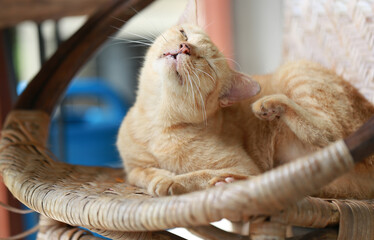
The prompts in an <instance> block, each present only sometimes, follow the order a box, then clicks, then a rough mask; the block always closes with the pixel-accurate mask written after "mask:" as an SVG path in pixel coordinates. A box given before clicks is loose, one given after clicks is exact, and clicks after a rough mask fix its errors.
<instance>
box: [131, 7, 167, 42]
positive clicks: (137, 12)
mask: <svg viewBox="0 0 374 240" xmlns="http://www.w3.org/2000/svg"><path fill="white" fill-rule="evenodd" d="M131 10H133V11H134V12H135V13H136V14H137V15H141V14H139V11H138V10H136V9H135V8H133V7H131ZM143 16H144V14H143ZM148 20H149V21H148V22H149V23H150V24H151V25H152V26H153V28H154V29H155V30H156V31H157V32H158V34H159V35H160V36H161V37H162V38H163V39H164V40H165V42H168V40H166V38H165V36H164V35H163V34H162V33H161V32H160V31H158V30H157V28H156V26H155V25H153V24H152V21H151V20H150V19H148ZM150 34H151V35H152V36H154V37H155V38H157V36H156V35H154V34H152V33H150Z"/></svg>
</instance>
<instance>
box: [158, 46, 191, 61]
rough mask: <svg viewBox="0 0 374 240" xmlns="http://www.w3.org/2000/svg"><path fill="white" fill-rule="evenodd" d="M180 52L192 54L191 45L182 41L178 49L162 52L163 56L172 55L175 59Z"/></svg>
mask: <svg viewBox="0 0 374 240" xmlns="http://www.w3.org/2000/svg"><path fill="white" fill-rule="evenodd" d="M179 54H186V55H191V47H190V46H189V45H188V44H186V43H182V44H180V45H179V49H178V50H172V51H169V52H165V53H163V54H162V56H163V57H172V58H174V59H175V60H177V57H178V55H179Z"/></svg>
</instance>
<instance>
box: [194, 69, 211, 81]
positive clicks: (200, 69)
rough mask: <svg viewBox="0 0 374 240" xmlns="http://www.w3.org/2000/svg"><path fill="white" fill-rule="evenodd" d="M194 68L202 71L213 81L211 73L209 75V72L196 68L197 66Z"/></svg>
mask: <svg viewBox="0 0 374 240" xmlns="http://www.w3.org/2000/svg"><path fill="white" fill-rule="evenodd" d="M196 70H197V71H199V72H202V73H204V74H205V75H207V76H208V77H209V78H210V79H212V81H213V82H215V80H214V78H213V77H212V75H210V74H209V73H207V72H205V71H204V70H201V69H198V68H196Z"/></svg>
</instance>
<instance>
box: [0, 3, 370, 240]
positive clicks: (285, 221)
mask: <svg viewBox="0 0 374 240" xmlns="http://www.w3.org/2000/svg"><path fill="white" fill-rule="evenodd" d="M150 2H152V1H151V0H117V1H112V2H110V3H108V4H107V5H106V6H105V7H103V8H101V9H100V10H99V11H98V12H97V13H96V14H94V15H93V16H92V17H91V18H90V19H89V20H88V21H87V23H86V24H85V25H84V26H83V27H82V28H81V29H80V30H79V31H78V32H77V33H76V34H75V35H73V36H72V37H71V38H70V39H69V40H67V41H66V42H65V43H63V44H62V45H61V47H60V48H59V49H58V50H57V52H56V53H55V54H54V55H53V57H52V58H51V59H50V60H49V61H48V62H47V63H46V64H45V65H44V66H43V68H42V69H41V71H40V72H39V74H38V75H37V76H36V77H35V78H34V79H33V81H32V82H31V83H30V84H29V86H28V87H27V89H26V90H25V91H24V92H23V94H22V95H21V96H20V97H19V99H18V101H17V103H16V105H15V107H14V108H13V111H12V112H11V113H10V114H9V116H8V118H7V121H6V123H5V125H4V128H3V132H2V137H1V142H0V173H1V175H2V176H3V179H4V183H5V184H6V186H7V187H8V188H9V190H10V191H11V192H12V194H13V195H14V196H15V197H16V198H17V199H19V200H20V201H21V202H22V203H24V204H25V205H26V206H28V207H30V208H31V209H33V210H35V211H37V212H39V213H41V215H42V218H41V223H40V232H39V235H38V239H62V238H63V237H67V238H68V239H96V238H94V237H92V236H88V235H87V234H86V232H83V231H82V230H80V229H78V228H75V227H69V226H67V225H66V224H68V225H70V226H82V227H85V228H88V229H90V230H92V231H94V232H98V233H100V234H102V235H104V236H107V237H110V238H113V239H180V238H179V237H176V236H173V235H171V234H169V233H167V232H163V230H165V229H169V228H174V227H188V228H191V229H192V231H194V232H196V233H198V234H200V235H202V236H204V237H205V238H207V239H230V238H231V239H242V236H239V235H235V234H230V233H226V232H224V231H221V230H219V229H216V228H214V227H212V226H209V223H211V222H214V221H218V220H221V219H223V218H226V219H229V220H231V221H239V220H249V221H250V222H251V230H250V235H251V236H252V237H253V239H268V238H269V237H272V239H285V237H286V226H287V225H295V226H304V227H314V228H324V227H326V226H332V225H337V224H340V225H341V226H345V225H347V224H348V225H349V226H350V227H349V228H344V229H343V228H342V227H341V228H340V230H339V236H348V235H347V234H351V233H352V231H353V232H354V231H356V232H355V234H358V235H357V236H363V237H365V236H366V237H367V236H369V237H368V238H362V239H371V238H370V237H371V236H374V229H373V228H370V227H367V228H360V226H361V227H362V226H363V225H359V226H358V225H357V226H356V225H351V224H352V223H350V222H349V223H347V222H346V218H343V216H344V215H345V214H348V215H349V211H351V212H352V211H353V212H354V211H359V212H360V214H362V217H361V218H363V219H365V217H367V218H369V217H372V216H373V215H374V213H373V211H374V210H373V209H374V207H373V203H372V202H370V201H338V200H323V199H318V198H311V197H307V196H309V195H311V194H313V193H315V192H316V191H318V189H320V188H321V187H323V186H325V185H326V184H328V183H330V182H331V181H332V180H334V179H336V178H337V177H339V176H341V175H343V174H344V173H347V172H348V171H349V170H351V169H352V168H353V166H354V163H356V162H359V161H362V160H363V159H364V158H365V157H367V156H369V155H370V154H373V153H374V117H372V118H371V119H370V120H369V121H368V122H367V123H366V124H365V125H364V126H363V127H361V128H360V129H359V130H358V131H357V132H355V133H354V134H353V135H351V136H350V137H348V138H346V139H344V140H341V141H338V142H336V143H334V144H332V145H331V146H329V147H326V148H325V149H323V150H321V151H319V152H316V153H314V154H312V155H310V156H307V157H304V158H301V159H298V160H296V161H293V162H291V163H289V164H286V165H283V166H282V167H279V168H277V169H274V170H271V171H269V172H266V173H264V174H262V175H260V176H258V177H256V178H253V179H251V180H247V181H242V182H237V183H233V184H228V185H226V186H223V187H217V188H211V189H207V190H205V191H199V192H194V193H189V194H184V195H181V196H170V197H160V198H153V197H151V196H149V195H147V194H146V192H145V191H144V190H142V189H139V188H136V187H133V186H131V185H128V184H127V183H126V182H124V181H123V180H122V179H124V174H123V171H122V170H121V169H110V168H100V167H84V166H75V165H69V164H66V163H62V162H58V161H54V160H52V157H51V155H50V153H49V151H48V150H47V149H46V138H47V135H48V126H49V120H50V116H51V113H52V111H53V109H54V106H55V105H56V103H57V102H58V100H59V98H60V97H61V95H62V93H63V92H64V91H65V89H66V87H67V85H68V83H69V82H70V80H71V79H72V77H73V76H74V74H75V73H76V72H77V71H78V70H79V68H80V67H81V66H82V65H83V63H84V62H85V61H86V60H87V59H88V58H89V56H90V55H91V54H92V53H93V52H94V50H95V49H97V48H98V47H99V46H100V44H102V43H103V42H104V41H105V40H106V39H107V37H108V36H109V35H111V34H113V33H114V32H115V31H116V29H115V28H113V27H111V26H115V27H117V28H119V27H121V25H122V24H123V22H126V21H127V20H128V19H130V17H131V16H133V15H134V14H135V11H134V10H132V9H142V8H144V7H145V6H147V5H148V4H149V3H150ZM117 19H122V20H123V22H122V21H119V20H117ZM345 209H349V211H348V210H345ZM352 209H353V210H352ZM368 209H369V211H368ZM361 210H363V211H361ZM347 211H348V212H347ZM365 212H366V213H365ZM365 214H366V215H365ZM370 214H371V215H370ZM356 220H357V219H356ZM359 223H360V224H368V223H369V224H370V221H366V222H365V221H361V222H359ZM371 224H372V222H371ZM204 226H205V227H204ZM357 229H361V230H360V231H358V230H357ZM363 229H364V230H363ZM64 239H65V238H64ZM356 239H359V238H356Z"/></svg>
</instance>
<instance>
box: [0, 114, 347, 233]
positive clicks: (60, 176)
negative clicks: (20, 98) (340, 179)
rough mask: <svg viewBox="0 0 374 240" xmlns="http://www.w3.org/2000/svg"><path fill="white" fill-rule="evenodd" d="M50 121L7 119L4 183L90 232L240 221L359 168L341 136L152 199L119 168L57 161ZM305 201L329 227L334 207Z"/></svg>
mask: <svg viewBox="0 0 374 240" xmlns="http://www.w3.org/2000/svg"><path fill="white" fill-rule="evenodd" d="M47 126H48V117H47V115H46V114H44V113H42V112H35V111H15V112H12V114H10V115H9V116H8V119H7V123H6V125H5V129H4V131H3V132H2V137H3V138H2V142H1V144H0V146H1V148H2V150H1V153H0V166H1V169H0V170H1V173H2V175H3V178H4V182H5V183H6V185H7V186H8V188H9V189H10V191H11V192H12V193H13V194H14V195H15V196H16V197H17V198H19V199H20V200H21V202H23V203H25V204H26V205H27V206H29V207H31V208H32V209H34V210H36V211H38V212H40V213H41V214H43V215H44V216H47V217H49V218H52V219H55V220H58V221H61V222H64V223H68V224H69V225H72V226H83V227H87V228H90V229H106V230H110V231H130V232H136V231H154V230H162V229H167V228H172V227H177V226H185V227H190V226H198V225H201V224H203V225H204V224H208V223H209V222H213V221H217V220H220V219H222V218H227V219H230V220H239V219H243V218H247V217H253V216H258V215H269V214H274V213H277V212H278V211H280V210H282V209H284V208H286V207H288V206H292V203H295V202H296V201H297V200H300V199H302V198H303V197H304V196H306V195H309V194H312V193H314V192H315V191H316V189H318V188H320V187H321V186H324V185H325V184H326V183H328V182H329V181H331V180H332V179H334V178H335V177H336V176H339V175H341V174H342V173H345V172H347V171H349V170H350V169H351V168H352V167H353V160H352V158H351V156H350V155H349V152H348V150H347V149H346V147H345V145H344V142H343V141H340V142H337V143H335V144H333V145H331V146H330V147H328V148H326V149H324V150H323V151H321V152H319V153H317V154H314V155H311V156H308V157H305V158H302V159H299V160H297V161H295V162H293V163H292V164H289V165H285V166H282V167H280V168H278V169H276V170H274V171H270V172H267V173H265V174H263V175H261V176H259V177H256V178H253V179H251V180H248V181H242V182H238V183H233V184H230V185H226V186H223V187H216V188H212V189H208V190H206V191H201V192H196V193H191V194H186V195H182V196H172V197H164V198H152V197H150V196H149V195H147V194H146V193H145V192H144V190H141V189H139V188H136V187H133V186H130V185H128V184H126V183H125V182H123V180H122V179H123V177H124V176H123V171H122V170H121V169H109V168H98V167H83V166H75V165H69V164H65V163H62V162H56V161H53V160H52V159H51V157H50V156H49V155H48V151H46V149H45V148H44V144H43V143H44V142H45V136H46V131H45V130H44V131H43V130H41V129H42V128H45V129H47ZM28 127H31V129H28ZM35 129H38V131H34V130H35ZM38 132H41V135H38ZM313 179H314V180H313ZM310 183H312V184H310ZM303 205H305V207H307V209H308V208H309V210H308V211H309V212H311V211H312V212H313V211H314V212H316V213H317V215H319V216H321V217H325V218H326V217H327V220H323V221H321V223H323V222H325V223H324V224H323V225H325V224H327V223H328V222H331V221H332V220H331V219H330V218H331V216H330V214H321V213H318V211H327V212H328V213H331V212H332V211H333V210H331V207H322V208H319V207H317V208H319V210H318V209H317V210H316V209H314V210H313V207H310V206H309V205H308V204H301V205H297V207H296V209H299V210H300V209H303V208H304V207H303ZM317 205H320V204H317ZM321 206H323V204H322V205H321ZM298 212H299V211H290V212H289V213H288V215H287V219H288V220H290V219H294V221H299V222H300V221H301V222H302V221H303V220H302V219H301V218H303V214H299V213H298ZM304 217H305V216H304ZM295 219H296V220H295ZM321 223H320V224H321ZM310 224H312V225H314V223H313V222H311V223H310Z"/></svg>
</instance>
